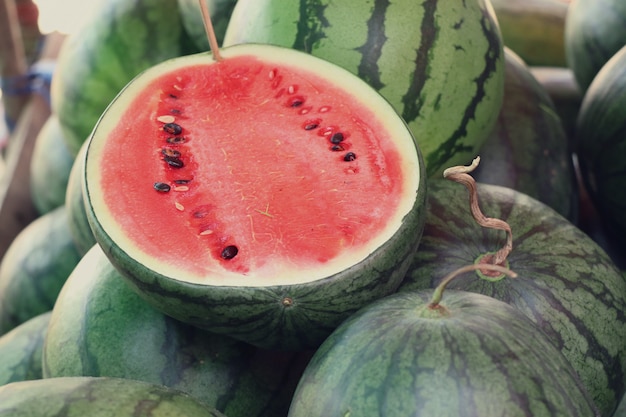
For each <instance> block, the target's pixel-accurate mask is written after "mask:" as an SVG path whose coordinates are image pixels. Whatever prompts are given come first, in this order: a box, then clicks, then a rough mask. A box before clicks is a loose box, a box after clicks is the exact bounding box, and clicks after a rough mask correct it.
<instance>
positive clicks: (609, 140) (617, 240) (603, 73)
mask: <svg viewBox="0 0 626 417" xmlns="http://www.w3.org/2000/svg"><path fill="white" fill-rule="evenodd" d="M575 147H576V149H575V150H576V153H577V155H578V160H579V163H580V172H581V175H582V178H583V180H584V184H585V189H586V190H587V191H588V193H589V195H590V197H591V200H592V202H593V204H594V207H595V208H596V209H597V211H598V214H599V218H600V219H601V221H602V222H603V224H604V227H605V230H606V232H607V234H608V236H609V238H610V241H609V242H607V244H608V245H609V246H610V247H611V248H614V250H615V252H616V256H615V257H616V258H619V259H620V260H621V262H623V261H624V259H625V257H626V249H625V248H626V237H625V236H626V163H625V161H624V155H626V46H624V47H622V49H621V50H620V51H619V52H618V53H616V54H615V55H614V56H613V57H612V58H611V59H610V60H609V61H608V62H607V63H606V65H605V66H604V67H602V69H601V70H600V72H598V75H597V76H596V78H595V79H594V80H593V82H592V83H591V85H590V86H589V89H588V90H587V91H586V93H585V95H584V97H583V101H582V104H581V107H580V111H579V114H578V119H577V124H576V135H575Z"/></svg>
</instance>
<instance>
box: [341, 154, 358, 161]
mask: <svg viewBox="0 0 626 417" xmlns="http://www.w3.org/2000/svg"><path fill="white" fill-rule="evenodd" d="M355 159H356V154H355V153H354V152H348V153H347V154H345V155H344V157H343V160H344V161H346V162H350V161H354V160H355Z"/></svg>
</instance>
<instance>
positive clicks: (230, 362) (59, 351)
mask: <svg viewBox="0 0 626 417" xmlns="http://www.w3.org/2000/svg"><path fill="white" fill-rule="evenodd" d="M0 340H1V339H0ZM310 356H311V353H309V352H306V351H305V352H277V351H269V350H264V349H259V348H255V347H253V346H252V345H249V344H246V343H243V342H239V341H236V340H234V339H231V338H229V337H226V336H222V335H218V334H214V333H209V332H206V331H202V330H199V329H198V328H194V327H191V326H189V325H186V324H183V323H182V322H179V321H177V320H174V319H172V318H171V317H169V316H166V315H164V314H163V313H161V312H159V311H157V310H156V309H154V308H153V307H151V306H150V305H149V304H147V303H146V302H145V301H144V300H143V299H141V298H140V297H139V296H138V295H137V294H136V293H135V292H133V291H132V290H131V288H130V287H129V286H128V285H127V284H126V282H125V281H124V279H123V278H122V277H121V276H120V274H119V272H117V270H116V269H115V268H113V266H112V265H111V263H110V262H109V260H108V259H107V258H106V256H105V254H104V252H103V251H102V249H101V248H100V247H99V246H98V245H95V246H93V248H92V249H91V250H89V251H88V252H87V254H85V256H84V257H83V258H82V259H81V261H80V263H79V264H78V265H77V266H76V268H75V269H74V271H73V272H72V274H71V275H70V277H69V278H68V280H67V282H66V283H65V285H64V286H63V290H62V291H61V293H60V294H59V297H58V299H57V302H56V304H55V306H54V309H53V310H52V315H51V317H50V324H49V326H48V332H47V337H46V340H45V344H44V346H43V376H44V377H46V378H51V377H75V376H92V377H118V378H127V379H135V380H141V381H145V382H150V383H154V384H159V385H165V386H168V387H170V388H174V389H177V390H180V391H183V392H186V393H187V394H189V395H191V396H193V397H195V398H197V399H198V400H200V401H202V402H204V403H205V404H208V405H210V406H212V407H214V408H216V409H218V410H220V411H221V412H223V413H225V414H227V415H228V416H231V417H238V416H239V417H247V416H258V417H279V416H284V415H286V414H287V410H288V408H289V403H290V401H291V397H292V395H293V392H294V390H295V387H296V384H297V382H298V379H299V378H300V376H301V374H302V371H303V370H304V366H305V365H306V364H307V362H308V360H309V359H310Z"/></svg>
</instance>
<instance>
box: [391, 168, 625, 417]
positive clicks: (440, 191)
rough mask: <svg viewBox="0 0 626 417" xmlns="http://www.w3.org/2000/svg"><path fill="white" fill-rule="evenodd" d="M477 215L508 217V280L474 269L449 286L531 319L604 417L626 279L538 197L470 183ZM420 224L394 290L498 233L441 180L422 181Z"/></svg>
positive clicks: (611, 405)
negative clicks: (424, 202) (425, 190)
mask: <svg viewBox="0 0 626 417" xmlns="http://www.w3.org/2000/svg"><path fill="white" fill-rule="evenodd" d="M478 203H479V205H480V208H481V209H482V212H483V213H484V215H485V216H488V217H489V218H493V219H500V220H503V221H505V222H506V223H508V225H509V226H510V228H511V230H512V236H513V240H512V244H513V246H512V250H511V251H510V253H509V254H508V256H507V257H506V260H505V263H506V265H507V266H508V267H509V268H510V269H511V270H513V271H514V272H516V273H517V275H518V276H517V277H516V278H505V277H503V276H501V275H500V276H490V275H488V274H486V273H482V272H480V271H477V272H475V273H471V274H465V275H463V276H460V277H458V278H457V279H455V280H454V281H453V282H452V283H450V285H449V288H451V289H457V290H465V291H472V292H476V293H481V294H485V295H488V296H491V297H494V298H497V299H499V300H501V301H504V302H506V303H508V304H510V305H512V306H514V307H516V308H517V309H518V310H520V311H521V312H522V313H523V314H524V315H525V316H527V317H528V318H529V319H531V320H532V321H533V322H535V323H536V324H537V325H538V326H539V327H540V328H541V329H542V330H543V332H544V333H545V334H546V335H547V336H548V338H549V340H550V341H551V342H552V343H553V344H554V345H555V346H557V347H558V349H559V350H560V351H561V352H562V353H563V355H564V356H565V357H566V358H567V359H568V361H569V362H570V363H571V365H572V367H573V368H574V369H575V370H576V371H577V372H578V374H579V375H580V379H581V381H582V383H583V384H584V385H585V387H586V389H587V391H588V392H589V393H590V394H591V397H592V398H593V400H594V402H595V403H596V405H597V406H598V408H599V409H600V410H601V412H602V415H603V416H610V415H611V413H612V412H613V410H614V409H615V407H616V405H617V402H618V400H619V399H620V398H621V396H622V395H623V393H624V389H625V385H624V384H625V382H626V317H625V315H624V312H626V281H625V280H624V278H623V277H622V275H621V273H620V271H619V270H618V269H617V267H616V266H615V264H614V263H613V262H612V261H611V259H610V258H609V256H608V255H607V254H606V252H605V251H604V250H602V249H601V248H600V247H599V246H598V245H597V244H596V243H595V242H594V241H592V240H591V238H590V237H589V236H587V235H586V234H585V233H583V232H582V231H581V230H580V229H578V228H577V227H576V226H574V225H573V224H572V223H570V222H569V221H568V220H567V219H565V218H564V217H563V216H561V215H559V214H558V213H556V212H555V211H554V210H553V209H551V208H550V207H548V206H546V205H545V204H543V203H541V202H539V201H537V200H535V199H533V198H531V197H528V196H527V195H525V194H523V193H520V192H518V191H515V190H512V189H510V188H506V187H500V186H495V185H487V184H478ZM427 213H428V214H427V217H426V227H425V229H424V235H423V238H422V241H421V243H420V249H419V251H418V252H417V253H416V255H415V257H414V259H413V264H412V265H411V267H410V272H409V274H408V275H407V277H406V278H405V280H404V282H403V284H402V286H401V288H400V289H399V291H411V290H419V289H425V288H433V287H435V286H437V285H438V284H439V282H440V281H439V280H440V279H441V277H444V276H445V275H446V274H448V273H449V272H451V271H454V270H455V269H457V268H459V267H461V266H465V265H468V264H470V265H471V264H474V263H490V262H493V257H494V253H495V252H496V251H499V250H500V249H501V248H503V247H504V245H505V239H506V233H505V232H503V231H502V230H494V229H491V228H486V227H481V226H479V225H478V224H477V223H476V221H475V220H474V218H473V217H472V215H471V214H470V209H469V204H468V192H467V190H465V189H464V187H463V186H462V185H460V184H456V183H453V182H451V181H448V180H444V179H440V180H433V181H431V182H430V183H429V196H428V209H427Z"/></svg>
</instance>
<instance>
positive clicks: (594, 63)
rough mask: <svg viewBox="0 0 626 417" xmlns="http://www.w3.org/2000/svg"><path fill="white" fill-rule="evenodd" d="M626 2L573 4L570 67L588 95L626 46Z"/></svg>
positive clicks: (567, 24) (568, 38)
mask: <svg viewBox="0 0 626 417" xmlns="http://www.w3.org/2000/svg"><path fill="white" fill-rule="evenodd" d="M625 21H626V2H624V1H623V0H576V1H572V3H571V5H570V7H569V10H568V13H567V17H566V20H565V53H566V57H567V65H568V66H569V67H570V68H571V69H572V71H573V72H574V76H575V77H576V81H577V82H578V85H579V86H580V88H581V90H582V91H583V92H584V91H586V90H587V88H589V85H590V84H591V82H592V81H593V79H594V78H595V76H596V75H597V74H598V72H599V71H600V69H601V68H602V67H603V66H604V64H606V62H607V61H608V60H609V59H611V57H612V56H613V55H615V54H616V53H617V51H619V50H620V49H621V48H622V46H624V45H626V24H625Z"/></svg>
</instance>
